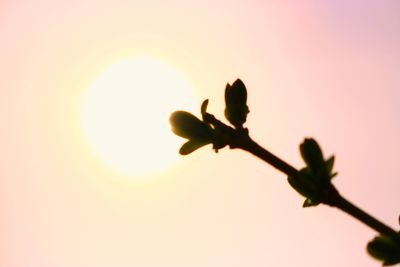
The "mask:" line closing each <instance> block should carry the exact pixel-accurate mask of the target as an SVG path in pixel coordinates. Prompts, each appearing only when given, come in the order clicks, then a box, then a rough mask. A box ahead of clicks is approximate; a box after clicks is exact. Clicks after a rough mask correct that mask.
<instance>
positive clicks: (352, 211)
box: [233, 134, 400, 242]
mask: <svg viewBox="0 0 400 267" xmlns="http://www.w3.org/2000/svg"><path fill="white" fill-rule="evenodd" d="M233 140H235V144H234V146H233V147H237V148H241V149H243V150H245V151H247V152H249V153H251V154H253V155H254V156H256V157H258V158H260V159H262V160H263V161H265V162H267V163H268V164H270V165H272V166H273V167H275V168H276V169H278V170H279V171H281V172H283V173H285V174H287V175H288V176H292V177H294V178H296V177H299V172H298V170H297V169H295V168H294V167H293V166H291V165H289V164H288V163H286V162H285V161H283V160H281V159H280V158H278V157H277V156H275V155H274V154H272V153H271V152H269V151H267V150H266V149H264V148H263V147H262V146H260V145H259V144H257V143H256V142H254V141H253V140H252V139H251V138H250V137H249V135H248V134H240V136H237V137H236V138H234V139H233ZM324 204H328V205H330V206H333V207H336V208H338V209H340V210H342V211H344V212H346V213H347V214H349V215H351V216H353V217H354V218H356V219H358V220H359V221H361V222H363V223H364V224H366V225H368V226H369V227H371V228H372V229H374V230H375V231H377V232H378V233H381V234H383V235H386V236H390V237H392V238H393V239H394V240H396V241H397V242H400V235H399V234H398V233H397V232H396V231H395V230H393V229H392V228H390V227H389V226H387V225H385V224H384V223H382V222H380V221H379V220H377V219H376V218H374V217H372V216H371V215H369V214H368V213H366V212H365V211H363V210H362V209H360V208H358V207H357V206H355V205H354V204H352V203H351V202H349V201H348V200H346V199H345V198H343V197H342V196H341V195H340V194H339V192H338V191H337V190H336V189H334V191H333V194H329V199H326V200H325V201H324Z"/></svg>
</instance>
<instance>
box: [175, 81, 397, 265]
mask: <svg viewBox="0 0 400 267" xmlns="http://www.w3.org/2000/svg"><path fill="white" fill-rule="evenodd" d="M246 102H247V90H246V87H245V85H244V83H243V82H242V81H241V80H240V79H237V80H236V81H235V82H234V83H233V84H232V85H230V84H227V85H226V88H225V113H224V114H225V117H226V119H227V120H228V121H229V122H230V124H232V125H233V127H231V126H229V125H226V124H225V123H223V122H221V121H220V120H218V119H216V118H215V117H214V115H212V114H210V113H208V112H207V105H208V99H207V100H205V101H204V102H203V104H202V105H201V115H202V120H200V119H198V118H197V117H195V116H194V115H192V114H191V113H188V112H186V111H176V112H174V113H172V115H171V117H170V123H171V125H172V131H173V132H174V133H175V134H177V135H179V136H181V137H183V138H186V139H188V141H187V142H186V143H185V144H183V146H182V147H181V149H180V150H179V153H180V154H182V155H188V154H190V153H192V152H193V151H195V150H196V149H198V148H200V147H202V146H205V145H207V144H212V145H213V149H214V150H215V151H216V152H218V149H221V148H223V147H225V146H229V148H231V149H234V148H239V149H242V150H244V151H247V152H249V153H251V154H253V155H254V156H256V157H258V158H260V159H261V160H263V161H265V162H266V163H268V164H270V165H272V166H273V167H275V168H276V169H278V170H279V171H281V172H283V173H285V174H286V175H287V176H288V178H287V179H288V182H289V184H290V186H291V187H292V188H293V189H295V190H296V191H297V192H298V193H299V194H301V195H302V196H304V197H305V201H304V203H303V207H311V206H317V205H319V204H325V205H329V206H331V207H336V208H338V209H340V210H342V211H344V212H346V213H347V214H349V215H351V216H353V217H354V218H356V219H358V220H359V221H361V222H362V223H364V224H366V225H368V226H369V227H371V228H372V229H374V230H375V231H377V232H378V233H379V235H378V236H376V237H375V238H374V239H373V240H372V241H370V242H369V243H368V245H367V251H368V253H369V254H370V255H371V256H372V257H374V258H376V259H377V260H380V261H382V263H383V265H394V264H396V263H400V232H397V231H395V230H393V229H392V228H390V227H389V226H387V225H385V224H383V223H382V222H380V221H379V220H377V219H375V218H374V217H372V216H371V215H369V214H368V213H366V212H365V211H363V210H362V209H360V208H358V207H357V206H355V205H354V204H352V203H351V202H349V201H348V200H347V199H345V198H344V197H342V196H341V195H340V194H339V192H338V190H337V189H336V188H335V186H334V185H333V184H332V178H333V177H334V176H336V175H337V173H336V172H333V165H334V160H335V158H334V156H331V157H329V158H328V159H325V158H324V156H323V153H322V150H321V148H320V146H319V145H318V143H317V142H316V141H315V140H314V139H312V138H306V139H305V140H304V141H303V143H301V144H300V154H301V156H302V158H303V160H304V162H305V167H304V168H302V169H300V170H297V169H295V168H294V167H292V166H291V165H289V164H288V163H286V162H285V161H283V160H281V159H280V158H278V157H277V156H275V155H274V154H272V153H271V152H269V151H267V150H266V149H264V148H263V147H261V146H260V145H258V144H257V143H256V142H255V141H253V140H252V139H251V138H250V136H249V131H248V129H247V128H244V127H243V124H244V123H245V122H246V118H247V115H248V113H249V108H248V106H247V103H246ZM399 223H400V218H399Z"/></svg>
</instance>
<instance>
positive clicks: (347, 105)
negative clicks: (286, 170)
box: [0, 0, 400, 267]
mask: <svg viewBox="0 0 400 267" xmlns="http://www.w3.org/2000/svg"><path fill="white" fill-rule="evenodd" d="M399 12H400V4H399V3H398V2H397V1H372V0H371V1H356V0H354V1H333V0H332V1H307V3H306V4H304V2H302V3H300V1H218V2H216V1H209V0H206V1H178V0H174V1H158V2H157V1H106V0H104V1H94V0H83V1H82V0H81V1H50V0H39V1H21V0H12V1H11V0H3V1H1V2H0V36H1V42H0V73H1V78H0V121H1V124H2V130H0V214H1V220H0V235H1V239H0V266H4V267H54V266H59V267H71V266H79V267H108V266H109V267H111V266H118V267H128V266H138V267H139V266H140V267H161V266H162V267H187V266H190V267H204V266H207V267H212V266H215V267H217V266H218V267H220V266H227V267H228V266H229V267H236V266H237V267H239V266H252V267H262V266H307V267H313V266H315V267H317V266H318V267H319V266H326V267H330V266H332V267H333V266H335V267H336V266H365V267H373V266H379V263H378V262H376V261H374V260H372V259H371V258H370V257H369V256H368V255H367V254H366V251H365V246H366V243H367V242H368V241H369V240H370V239H372V238H373V237H374V235H375V233H374V232H373V231H372V230H371V229H369V228H367V227H366V226H364V225H362V224H361V223H359V222H357V221H355V220H354V219H352V218H350V217H348V216H347V215H345V214H343V213H342V212H340V211H337V210H334V209H331V208H328V207H317V208H310V209H302V208H301V204H302V201H303V199H302V198H301V197H300V196H299V195H298V194H297V193H296V192H294V191H293V190H292V189H291V188H290V187H289V186H288V184H287V183H286V179H285V176H284V175H282V174H280V173H278V172H277V171H275V170H274V169H272V168H271V167H269V166H267V165H265V164H264V163H262V162H261V161H259V160H258V159H256V158H253V157H252V156H250V155H248V154H246V153H244V152H241V151H229V150H228V149H225V150H223V151H221V152H220V153H219V154H214V153H213V152H212V151H211V149H210V148H209V147H207V148H203V149H201V150H200V151H198V152H196V153H194V154H192V155H190V156H188V157H184V158H182V159H181V160H180V162H179V163H178V165H177V166H175V167H174V168H171V169H169V170H166V171H165V172H164V173H163V174H160V175H157V176H154V177H153V178H154V179H153V182H150V183H148V184H143V183H139V182H136V181H135V179H134V177H133V178H132V179H131V180H126V179H119V178H118V177H116V176H117V175H116V174H114V173H112V172H111V171H107V170H106V169H102V168H101V167H99V165H101V164H100V163H98V162H96V161H95V160H94V159H93V158H91V157H90V156H89V155H88V153H87V151H86V144H85V143H84V141H83V140H82V136H81V133H80V132H79V127H78V126H77V124H78V119H77V116H78V115H79V114H78V113H79V112H78V110H79V108H78V106H79V96H80V95H81V93H82V91H84V90H85V89H86V88H87V87H88V85H89V84H90V82H91V81H92V80H93V79H94V78H95V74H96V73H97V72H98V70H99V69H101V68H103V67H104V66H106V65H107V64H110V63H111V62H112V61H114V60H117V59H121V58H124V57H125V56H129V55H137V54H140V55H150V56H154V57H158V58H160V59H161V60H164V61H166V62H168V63H169V64H171V65H173V66H175V67H176V68H177V69H179V71H181V72H182V73H184V74H185V76H186V78H187V79H188V80H190V82H191V83H192V84H193V86H194V87H195V89H196V92H197V94H198V95H199V96H200V98H199V100H198V102H199V105H200V103H201V100H202V99H205V98H210V101H211V102H210V105H209V111H210V112H214V113H215V114H216V115H218V116H222V114H223V90H224V86H225V84H226V82H233V81H234V79H236V78H238V77H240V78H242V79H243V81H244V82H245V83H246V85H247V87H248V91H249V106H250V110H251V113H250V114H249V118H248V123H247V126H248V127H249V129H250V133H251V135H252V136H253V137H254V139H255V140H257V141H258V142H259V143H260V144H262V145H265V146H266V147H267V148H268V149H270V150H271V151H272V152H274V153H276V154H277V155H278V156H281V157H282V158H284V159H285V160H287V161H288V162H289V163H291V164H293V165H294V166H296V167H302V162H301V160H300V156H299V153H298V144H299V143H300V142H301V141H302V139H303V138H304V137H306V136H312V137H315V138H316V139H317V140H318V141H319V142H320V144H321V145H322V147H323V148H324V151H325V153H326V154H327V155H329V154H335V155H336V159H337V164H336V170H337V171H338V172H339V176H338V177H337V178H335V185H337V187H338V189H339V190H340V192H342V193H343V195H344V196H346V197H347V198H349V199H351V200H352V201H353V202H354V203H355V204H358V205H359V206H361V207H362V208H365V210H367V211H368V212H370V213H372V214H373V215H375V216H377V217H378V218H380V219H382V220H383V221H384V222H385V223H387V224H388V225H390V226H392V227H395V228H396V229H398V228H399V226H398V216H399V213H400V197H399V188H400V175H399V174H397V166H398V158H399V157H398V154H399V151H400V141H399V139H398V137H399V136H400V120H399V117H400V105H399V104H400V103H399V101H400V90H399V88H400V75H399V69H400V50H399V47H400V16H399ZM177 109H185V107H177ZM169 130H170V129H166V131H169ZM171 134H172V133H171ZM177 138H178V137H177ZM182 142H183V140H182ZM178 149H179V147H176V150H174V151H171V155H174V154H175V153H178Z"/></svg>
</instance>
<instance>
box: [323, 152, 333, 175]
mask: <svg viewBox="0 0 400 267" xmlns="http://www.w3.org/2000/svg"><path fill="white" fill-rule="evenodd" d="M334 163H335V156H331V157H330V158H329V159H328V160H327V161H325V169H326V172H327V174H328V175H331V173H332V170H333V164H334Z"/></svg>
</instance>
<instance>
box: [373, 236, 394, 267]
mask: <svg viewBox="0 0 400 267" xmlns="http://www.w3.org/2000/svg"><path fill="white" fill-rule="evenodd" d="M367 251H368V253H369V254H370V255H371V256H372V257H374V258H375V259H378V260H381V261H382V262H383V265H384V266H389V265H394V264H397V263H400V244H399V243H398V242H397V243H396V242H395V241H394V240H393V239H391V238H390V237H388V236H384V235H380V236H377V237H375V238H374V239H373V240H372V241H370V242H369V243H368V245H367Z"/></svg>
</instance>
